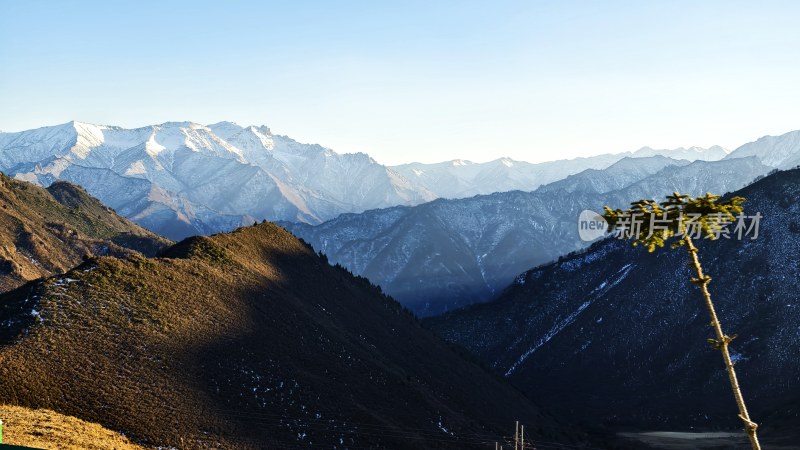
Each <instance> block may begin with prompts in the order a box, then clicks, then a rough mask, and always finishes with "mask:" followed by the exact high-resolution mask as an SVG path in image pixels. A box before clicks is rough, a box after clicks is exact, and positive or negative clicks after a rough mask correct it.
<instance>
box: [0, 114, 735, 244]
mask: <svg viewBox="0 0 800 450" xmlns="http://www.w3.org/2000/svg"><path fill="white" fill-rule="evenodd" d="M645 153H646V152H644V151H643V150H639V151H637V152H634V153H620V154H616V155H600V156H594V157H590V158H576V159H571V160H559V161H552V162H546V163H540V164H530V163H526V162H521V161H513V160H511V159H508V158H503V159H498V160H495V161H491V162H488V163H482V164H475V163H470V162H468V161H462V160H457V161H450V162H446V163H440V164H406V165H402V166H396V167H386V166H383V165H381V164H379V163H377V162H376V161H375V160H373V159H372V158H370V157H369V156H368V155H366V154H364V153H355V154H339V153H336V152H334V151H333V150H331V149H328V148H325V147H322V146H320V145H310V144H302V143H299V142H297V141H295V140H293V139H291V138H289V137H286V136H281V135H275V134H273V133H272V132H271V131H270V129H269V128H267V127H266V126H247V127H243V126H240V125H237V124H235V123H232V122H220V123H216V124H212V125H207V126H206V125H200V124H197V123H193V122H168V123H163V124H160V125H152V126H146V127H142V128H134V129H126V128H121V127H116V126H106V125H94V124H89V123H83V122H70V123H67V124H63V125H57V126H50V127H43V128H39V129H35V130H28V131H22V132H15V133H0V171H3V172H5V173H7V174H9V175H11V176H13V177H15V178H18V179H21V180H25V181H29V182H33V183H37V184H41V185H43V186H47V185H49V184H51V183H52V182H54V181H56V180H66V181H70V182H73V183H76V184H79V185H81V186H83V187H84V188H85V189H86V190H87V191H88V192H89V193H90V194H92V195H93V196H95V197H97V198H99V199H100V200H101V201H103V202H104V203H105V204H107V205H109V206H111V207H112V208H114V209H116V210H117V211H118V212H119V213H121V214H122V215H124V216H126V217H128V218H130V219H132V220H133V221H134V222H136V223H138V224H140V225H142V226H145V227H147V228H149V229H151V230H153V231H156V232H158V233H160V234H163V235H165V236H168V237H170V238H173V239H180V238H183V237H186V236H188V235H193V234H210V233H215V232H219V231H226V230H230V229H232V228H235V227H237V226H240V225H246V224H251V223H253V222H254V221H260V220H265V219H266V220H284V221H291V222H302V223H310V224H318V223H321V222H323V221H326V220H329V219H332V218H334V217H337V216H338V215H340V214H342V213H359V212H363V211H366V210H370V209H375V208H386V207H392V206H397V205H407V206H413V205H418V204H420V203H424V202H427V201H430V200H433V199H436V198H440V197H445V198H463V197H470V196H473V195H476V194H490V193H494V192H503V191H511V190H523V191H532V190H534V189H536V188H537V187H539V186H541V185H545V184H548V183H551V182H553V181H557V180H560V179H563V178H564V177H566V176H569V175H574V174H577V173H579V172H581V171H583V170H586V169H595V170H602V169H606V168H608V167H609V166H611V165H613V164H615V163H617V162H618V161H620V160H621V159H622V158H624V157H626V156H634V157H636V156H646V155H645ZM650 153H654V154H655V153H657V154H665V155H672V154H675V155H677V156H680V157H685V158H687V159H689V160H691V159H692V158H695V159H712V158H714V157H716V156H717V155H718V153H719V151H718V148H716V147H715V148H712V149H708V150H703V149H697V148H692V149H689V150H686V149H678V150H659V151H655V150H651V151H650ZM647 154H649V153H647Z"/></svg>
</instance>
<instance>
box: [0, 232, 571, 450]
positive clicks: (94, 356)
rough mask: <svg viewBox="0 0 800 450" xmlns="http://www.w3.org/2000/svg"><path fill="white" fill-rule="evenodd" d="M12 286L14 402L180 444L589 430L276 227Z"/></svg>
mask: <svg viewBox="0 0 800 450" xmlns="http://www.w3.org/2000/svg"><path fill="white" fill-rule="evenodd" d="M166 256H168V257H165V258H158V259H145V258H143V257H141V256H136V255H133V256H130V257H128V258H126V259H118V258H113V257H100V258H94V259H92V260H90V261H87V262H85V263H84V264H82V265H81V266H79V267H77V268H76V269H74V270H72V271H70V272H68V273H67V274H65V275H64V276H61V277H56V278H50V279H47V280H44V281H40V282H34V283H29V284H27V285H25V286H24V287H22V288H20V289H17V290H15V291H13V292H10V293H8V294H5V295H3V296H0V345H3V344H5V347H0V402H5V403H12V404H17V405H23V406H26V407H31V408H49V409H53V410H55V411H58V412H60V413H63V414H68V415H73V416H76V417H80V418H82V419H84V420H89V421H91V422H96V423H100V424H103V425H104V426H106V427H108V428H109V429H113V430H116V431H120V432H124V433H125V434H126V435H127V436H129V437H131V439H133V440H134V441H135V442H137V443H142V444H150V445H156V444H157V445H172V446H177V447H180V448H299V447H303V448H307V447H309V446H312V445H313V446H318V447H320V448H344V447H347V448H366V447H369V448H393V449H402V448H415V449H416V448H454V449H455V448H458V449H464V448H486V446H487V445H490V446H491V445H493V444H487V443H491V442H493V441H494V440H495V439H499V438H500V437H501V436H502V435H508V433H509V431H508V430H509V429H510V428H513V421H514V420H517V419H518V420H522V421H524V422H525V423H527V424H529V427H528V428H526V433H527V434H526V435H527V436H529V437H531V438H539V439H543V440H546V441H559V442H583V440H582V437H581V436H580V435H579V434H578V433H574V432H572V431H570V430H568V429H566V428H560V427H559V426H558V425H557V424H555V423H554V422H553V420H552V419H550V418H548V417H546V416H544V415H543V414H542V413H540V412H539V410H538V409H537V408H536V407H535V406H534V405H533V404H532V403H530V401H528V400H527V399H526V398H525V397H523V396H521V395H520V394H519V392H517V391H516V390H514V389H513V388H511V387H509V385H507V384H506V383H505V382H504V381H503V380H501V379H499V378H497V377H495V376H494V375H491V374H489V373H488V372H487V371H486V370H484V369H482V368H480V367H479V366H478V365H476V364H474V363H472V362H470V361H468V360H467V359H466V358H465V357H463V356H461V355H459V354H457V353H456V351H454V350H453V349H451V348H450V347H449V346H448V344H446V343H444V342H443V341H441V340H440V339H439V338H437V337H436V336H434V335H433V334H432V333H430V332H428V331H427V330H425V329H423V328H421V327H420V325H419V323H418V322H417V321H416V319H414V318H413V317H412V316H411V315H410V314H409V313H408V312H407V311H405V310H404V309H403V308H402V307H401V306H400V305H399V304H397V303H396V302H394V301H393V300H390V299H388V298H386V297H385V296H383V295H382V294H381V293H380V292H379V291H378V290H377V289H376V288H375V287H373V286H371V285H370V284H369V283H368V282H367V281H366V280H365V279H359V278H356V277H353V276H352V275H350V274H349V273H347V272H346V271H344V270H343V269H340V268H337V267H331V266H329V265H328V264H327V262H326V261H325V260H324V259H323V258H320V257H319V256H318V255H317V254H315V253H314V252H313V251H312V250H311V249H310V248H309V247H307V246H306V245H304V244H303V243H301V242H300V241H298V240H297V239H295V238H294V237H293V236H292V235H290V234H289V233H287V232H286V231H285V230H283V229H282V228H279V227H277V226H275V225H273V224H261V225H257V226H253V227H248V228H243V229H240V230H237V231H236V232H234V233H231V234H222V235H216V236H213V237H211V238H206V237H200V238H191V239H189V240H187V241H184V242H181V243H179V244H177V245H176V246H174V247H173V248H171V249H170V250H168V251H167V252H166Z"/></svg>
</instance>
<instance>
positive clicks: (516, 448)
mask: <svg viewBox="0 0 800 450" xmlns="http://www.w3.org/2000/svg"><path fill="white" fill-rule="evenodd" d="M514 450H519V420H518V421H516V422H515V423H514Z"/></svg>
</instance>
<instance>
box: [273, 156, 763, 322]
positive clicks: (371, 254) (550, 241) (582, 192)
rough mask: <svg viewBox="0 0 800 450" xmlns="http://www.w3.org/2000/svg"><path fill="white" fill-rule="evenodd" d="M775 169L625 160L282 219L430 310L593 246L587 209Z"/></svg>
mask: <svg viewBox="0 0 800 450" xmlns="http://www.w3.org/2000/svg"><path fill="white" fill-rule="evenodd" d="M769 170H770V167H768V166H765V165H763V164H761V163H760V162H759V160H758V159H756V158H755V157H749V158H736V159H725V160H721V161H713V162H707V161H699V160H698V161H695V162H692V163H689V162H688V161H685V160H674V159H670V158H667V157H663V156H653V157H647V158H624V159H622V160H620V161H618V162H616V163H614V164H613V165H612V166H610V167H608V168H606V169H603V170H595V169H588V170H585V171H583V172H581V173H579V174H576V175H571V176H568V177H567V178H565V179H564V180H561V181H557V182H554V183H551V184H548V185H546V186H542V187H541V188H539V189H537V190H536V191H534V192H520V191H514V192H504V193H496V194H491V195H486V196H476V197H473V198H467V199H459V200H436V201H433V202H430V203H426V204H423V205H419V206H415V207H411V208H409V207H396V208H388V209H382V210H374V211H367V212H365V213H362V214H343V215H341V216H339V217H337V218H336V219H333V220H330V221H328V222H325V223H323V224H320V225H316V226H311V225H304V224H291V223H284V224H283V225H284V226H285V227H287V228H288V229H289V230H290V231H292V232H293V233H294V234H296V235H297V236H300V237H302V238H303V239H304V240H306V241H308V242H309V243H311V244H312V245H313V246H314V248H316V249H318V250H320V251H322V252H324V253H325V254H327V255H328V257H329V258H330V259H331V260H332V261H334V262H337V263H341V264H342V265H344V266H345V267H347V268H349V269H350V270H352V271H353V272H354V273H357V274H359V275H363V276H365V277H367V278H369V279H370V280H372V281H373V282H375V283H377V284H380V285H381V286H382V287H383V288H384V289H385V290H386V291H387V292H388V293H390V294H391V295H392V296H394V297H395V298H397V299H398V300H399V301H400V302H401V303H403V304H404V305H406V306H408V307H409V308H411V309H412V310H413V311H414V312H415V313H417V314H419V315H422V316H428V315H435V314H440V313H442V312H444V311H448V310H452V309H454V308H457V307H460V306H464V305H467V304H470V303H476V302H481V301H486V300H489V299H491V298H493V297H494V296H496V295H498V294H499V293H500V292H501V291H502V289H503V288H504V287H505V286H507V285H508V283H510V282H511V281H512V280H513V279H514V277H515V276H517V275H518V274H519V273H521V272H522V271H524V270H526V269H528V268H530V267H533V266H536V265H539V264H543V263H545V262H548V261H552V260H554V259H555V258H557V257H559V256H560V255H563V254H565V253H568V252H571V251H575V250H578V249H581V248H583V247H585V246H586V243H585V242H583V241H581V240H580V238H579V236H578V233H577V217H578V214H579V213H580V212H581V211H582V210H584V209H593V210H599V209H600V208H601V207H602V206H603V205H605V204H609V205H614V206H616V207H625V206H627V205H628V204H629V202H631V201H632V200H635V199H639V198H651V197H656V196H661V195H664V193H669V192H673V191H675V190H678V191H681V192H689V193H692V194H696V195H700V194H703V193H705V192H706V191H711V192H729V191H732V190H735V189H738V188H740V187H742V186H743V185H745V184H746V183H747V182H750V181H752V180H753V179H754V178H756V177H757V176H759V175H762V174H765V173H766V172H768V171H769Z"/></svg>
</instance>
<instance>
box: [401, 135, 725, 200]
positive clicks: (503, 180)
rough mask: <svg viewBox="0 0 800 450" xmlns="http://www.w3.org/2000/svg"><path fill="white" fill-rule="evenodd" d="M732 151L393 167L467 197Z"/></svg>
mask: <svg viewBox="0 0 800 450" xmlns="http://www.w3.org/2000/svg"><path fill="white" fill-rule="evenodd" d="M727 155H728V151H727V150H725V149H724V148H722V147H720V146H718V145H715V146H713V147H710V148H707V149H705V148H701V147H690V148H688V149H687V148H682V147H681V148H678V149H673V150H654V149H652V148H650V147H643V148H641V149H639V150H637V151H635V152H623V153H614V154H603V155H597V156H591V157H585V158H573V159H565V160H557V161H548V162H543V163H538V164H532V163H528V162H524V161H515V160H513V159H510V158H500V159H496V160H494V161H489V162H486V163H474V162H471V161H466V160H463V159H457V160H453V161H446V162H442V163H436V164H423V163H410V164H402V165H398V166H392V167H391V168H392V170H394V171H396V172H397V173H399V174H401V175H403V176H404V177H405V178H406V179H408V180H411V182H412V183H413V184H418V185H421V186H422V187H423V188H424V189H426V190H427V191H429V192H432V193H434V194H435V195H436V196H437V197H440V198H450V199H457V198H465V197H472V196H474V195H486V194H493V193H495V192H508V191H517V190H519V191H533V190H535V189H537V188H538V187H540V186H543V185H546V184H549V183H552V182H555V181H558V180H561V179H564V178H565V177H567V176H570V175H575V174H578V173H580V172H583V171H584V170H589V169H594V170H602V169H606V168H608V167H609V166H611V165H613V164H615V163H617V162H619V161H620V160H622V159H625V158H648V157H652V156H660V157H665V158H671V159H675V160H685V161H687V162H694V161H718V160H720V159H722V158H724V157H726V156H727Z"/></svg>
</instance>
